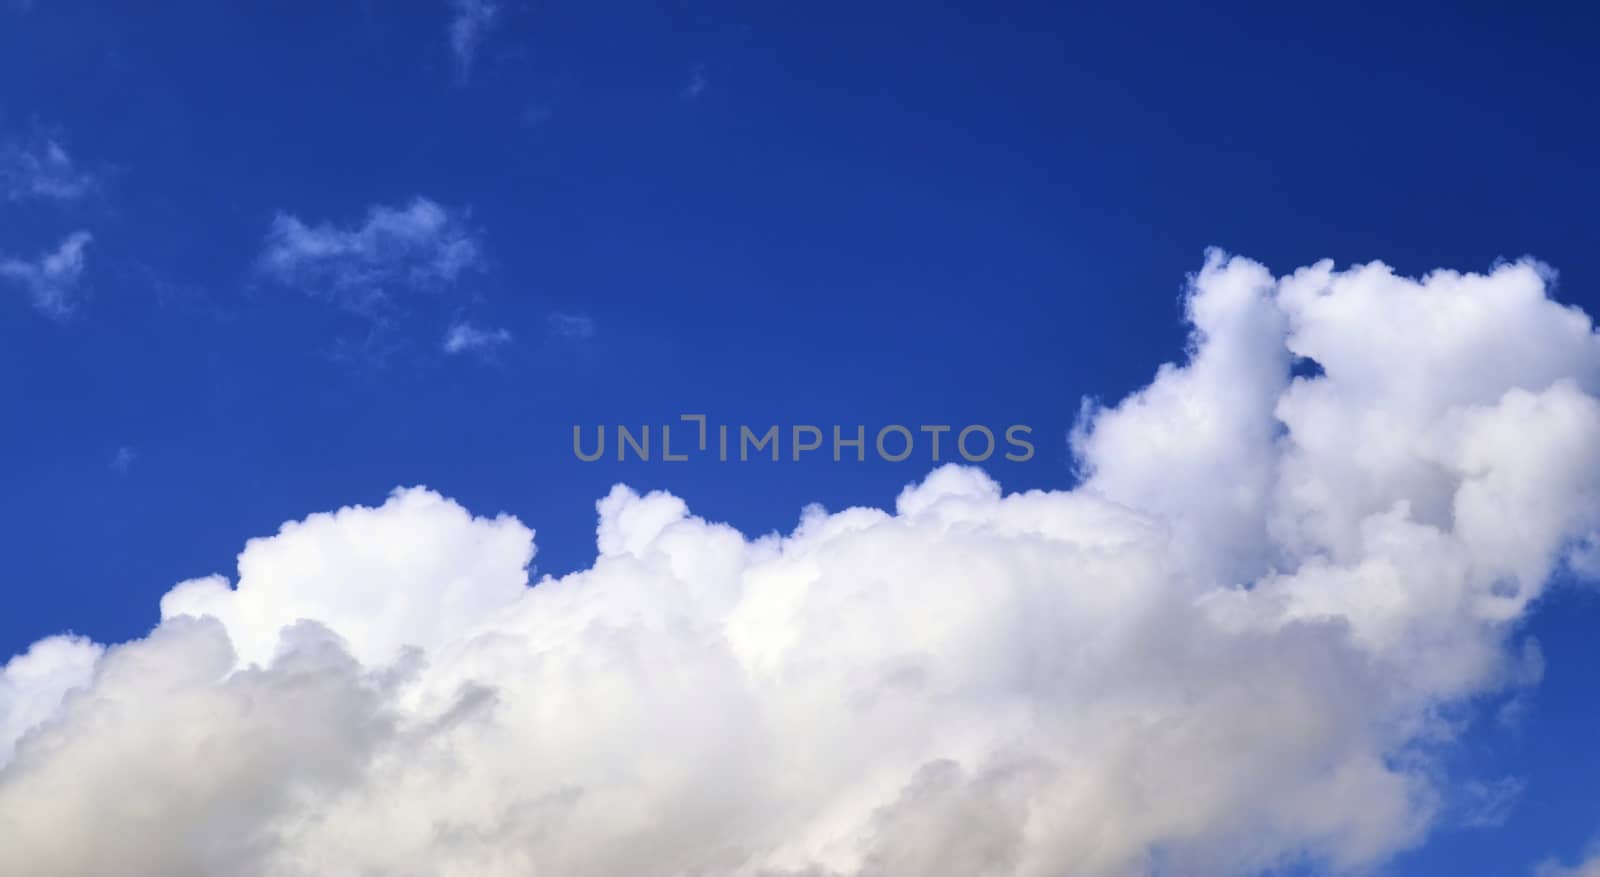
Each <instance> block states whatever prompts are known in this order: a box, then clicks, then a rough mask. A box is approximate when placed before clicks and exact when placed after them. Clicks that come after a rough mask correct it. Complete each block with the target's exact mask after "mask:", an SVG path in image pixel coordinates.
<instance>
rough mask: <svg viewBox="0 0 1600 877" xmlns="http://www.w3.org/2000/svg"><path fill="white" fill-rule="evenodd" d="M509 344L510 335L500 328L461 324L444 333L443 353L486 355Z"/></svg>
mask: <svg viewBox="0 0 1600 877" xmlns="http://www.w3.org/2000/svg"><path fill="white" fill-rule="evenodd" d="M510 342H511V333H510V332H509V331H507V330H505V329H501V328H484V327H480V326H474V325H472V324H471V323H467V322H461V323H456V324H454V325H452V326H451V327H450V328H449V329H448V330H446V332H445V333H444V343H443V345H442V347H443V348H444V352H445V353H487V352H489V351H491V350H494V349H496V348H499V347H502V346H504V345H506V344H509V343H510Z"/></svg>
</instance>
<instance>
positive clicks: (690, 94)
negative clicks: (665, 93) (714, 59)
mask: <svg viewBox="0 0 1600 877" xmlns="http://www.w3.org/2000/svg"><path fill="white" fill-rule="evenodd" d="M710 85H711V80H710V79H709V78H707V77H706V65H704V64H696V65H694V68H693V69H691V70H690V71H689V84H688V85H685V86H684V87H683V98H684V100H695V99H697V98H698V97H700V95H702V94H705V92H706V88H707V87H708V86H710Z"/></svg>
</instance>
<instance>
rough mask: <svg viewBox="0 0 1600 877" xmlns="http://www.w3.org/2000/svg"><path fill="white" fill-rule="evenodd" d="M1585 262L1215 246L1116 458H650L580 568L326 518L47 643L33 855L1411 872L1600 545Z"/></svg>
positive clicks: (19, 830) (884, 873)
mask: <svg viewBox="0 0 1600 877" xmlns="http://www.w3.org/2000/svg"><path fill="white" fill-rule="evenodd" d="M1546 280H1547V278H1546V276H1545V273H1544V272H1543V271H1542V270H1541V269H1540V268H1539V267H1538V266H1536V265H1533V264H1527V263H1523V264H1514V265H1504V266H1500V267H1498V268H1496V269H1495V270H1494V271H1492V272H1491V273H1489V274H1487V275H1461V274H1455V273H1450V272H1438V273H1435V274H1432V275H1429V276H1428V277H1426V278H1423V279H1422V280H1420V281H1418V280H1410V279H1405V278H1401V277H1396V276H1394V274H1393V273H1392V272H1390V271H1389V270H1388V269H1387V268H1385V267H1384V266H1382V265H1377V264H1374V265H1368V266H1364V267H1358V268H1354V269H1351V270H1348V271H1342V272H1340V271H1335V270H1333V269H1332V267H1331V266H1330V265H1328V264H1319V265H1316V266H1312V267H1310V268H1306V269H1303V270H1300V271H1297V272H1295V273H1294V274H1292V275H1289V276H1287V277H1284V278H1281V279H1275V278H1273V277H1272V276H1271V275H1270V274H1269V273H1268V272H1267V271H1266V270H1265V269H1264V268H1262V267H1261V266H1259V265H1257V264H1254V263H1252V262H1249V261H1247V260H1243V259H1228V258H1225V257H1223V256H1222V255H1220V254H1213V255H1212V256H1211V257H1210V258H1209V259H1208V260H1207V262H1206V264H1205V267H1204V268H1203V270H1201V271H1200V272H1199V273H1198V274H1197V275H1196V276H1195V278H1194V280H1193V284H1192V293H1191V295H1190V296H1189V297H1188V299H1187V302H1188V315H1189V318H1190V320H1191V322H1192V324H1193V326H1194V337H1193V343H1192V348H1191V351H1190V353H1189V356H1188V358H1187V360H1186V361H1185V362H1184V363H1182V364H1179V365H1169V366H1165V367H1163V368H1162V369H1161V370H1160V371H1159V372H1158V373H1157V375H1156V377H1155V379H1154V381H1153V382H1152V383H1151V384H1150V385H1149V386H1148V387H1146V388H1144V389H1143V390H1141V391H1140V392H1138V393H1136V394H1134V395H1133V396H1131V397H1129V398H1127V399H1125V400H1123V401H1121V402H1120V403H1118V404H1116V405H1115V406H1112V407H1109V408H1104V409H1091V410H1089V411H1088V412H1086V414H1085V417H1084V419H1083V422H1082V423H1081V424H1080V426H1079V428H1078V429H1077V430H1076V431H1075V434H1074V445H1075V448H1076V450H1077V453H1078V455H1079V461H1080V464H1081V467H1082V471H1083V474H1084V478H1083V483H1082V484H1081V486H1080V487H1079V488H1077V489H1075V490H1073V491H1070V492H1029V493H1022V494H1011V495H1005V494H1003V492H1002V490H1001V488H1000V487H999V485H997V484H996V483H995V482H993V481H992V480H990V478H989V477H987V476H986V475H984V474H983V473H982V472H980V471H977V470H974V469H963V468H957V467H946V468H943V469H939V470H937V471H935V472H933V473H932V474H930V475H929V476H927V477H926V478H925V479H924V480H923V481H921V482H920V483H918V484H915V485H912V486H910V487H908V488H906V489H905V491H904V492H903V493H902V494H901V495H900V497H899V498H898V500H897V501H896V503H895V508H894V509H893V511H883V510H876V509H860V508H858V509H849V510H846V511H842V512H838V513H833V514H829V513H827V512H824V511H822V510H821V509H818V508H812V509H808V510H807V511H806V512H805V513H804V515H803V516H802V519H801V521H800V523H799V526H798V527H797V528H796V529H795V530H794V532H792V533H790V534H789V535H787V536H781V537H780V536H768V537H763V538H758V539H749V538H746V537H745V536H743V535H742V534H740V533H739V532H738V531H736V530H734V529H732V528H730V527H727V526H724V525H720V524H715V523H711V522H707V521H705V520H701V519H699V518H696V517H694V516H692V515H691V514H690V512H689V510H688V508H687V507H686V505H685V504H684V503H683V502H682V501H681V500H679V499H677V498H675V497H672V496H670V495H666V494H662V493H651V494H647V495H640V494H638V493H636V492H634V491H632V490H629V489H627V488H625V487H620V486H619V487H617V488H615V489H614V490H613V491H612V492H611V494H610V495H609V496H607V497H606V498H604V499H603V500H601V501H600V503H599V517H600V523H599V529H598V548H599V556H598V558H597V560H596V562H595V563H594V565H593V566H592V567H591V568H589V569H586V570H583V571H581V572H578V573H574V574H572V575H569V576H566V577H564V578H561V579H546V580H544V581H541V582H539V583H537V585H536V586H533V587H529V583H528V581H527V569H528V565H529V563H530V561H531V559H532V556H533V534H532V532H531V531H529V530H528V529H527V528H526V527H524V526H523V525H522V524H521V523H519V522H518V521H516V520H515V519H513V518H510V517H505V516H502V517H499V518H494V519H486V518H480V517H474V516H472V515H471V514H470V513H468V512H467V511H466V510H464V509H462V508H461V507H460V506H458V505H456V504H455V503H453V502H451V501H449V500H447V499H445V498H443V497H441V496H439V495H438V494H435V493H433V492H430V491H428V490H426V489H422V488H416V489H409V490H399V491H396V492H395V493H394V494H393V495H392V496H391V497H390V498H389V500H388V501H387V502H385V503H384V504H383V505H381V506H379V507H376V508H365V507H352V508H346V509H342V510H340V511H338V512H335V513H333V514H320V515H313V516H311V517H309V518H307V519H306V520H304V521H301V522H298V523H291V524H286V525H285V526H284V527H283V529H282V530H281V531H280V532H279V533H278V534H277V535H276V536H273V537H270V538H266V539H258V540H255V541H252V542H251V543H249V544H248V545H247V546H246V548H245V550H244V552H243V553H242V554H241V555H240V557H239V571H238V579H237V581H236V582H235V583H234V584H232V585H231V586H230V584H229V583H228V582H227V581H225V580H223V579H221V578H215V577H214V578H208V579H199V580H195V581H189V582H184V583H182V584H180V585H178V586H177V587H175V588H174V589H173V590H172V591H171V592H170V593H168V594H167V596H166V597H165V599H164V600H163V601H162V605H161V618H162V621H161V623H160V625H159V626H158V627H156V629H155V630H154V631H153V632H152V633H151V634H150V635H149V636H148V637H146V638H144V639H141V640H137V641H134V642H129V643H124V644H121V645H115V646H111V647H109V648H104V649H102V647H100V646H97V645H95V644H92V643H88V642H85V641H83V640H79V639H70V638H57V639H50V640H45V641H43V642H41V643H39V644H37V645H35V646H34V647H33V648H32V649H31V650H30V651H29V652H27V653H26V654H24V655H22V656H19V657H17V658H15V659H13V660H12V661H11V663H10V664H8V665H6V666H5V669H4V672H3V674H0V758H4V757H6V755H5V754H6V753H7V752H11V753H12V754H11V755H10V756H9V762H8V763H6V764H5V766H4V768H3V769H0V836H4V837H5V838H7V839H8V842H7V843H5V844H4V845H0V873H28V874H40V875H103V874H108V873H128V874H162V875H181V874H249V875H317V874H392V875H399V874H429V875H475V877H476V875H528V874H544V875H573V874H582V875H595V877H610V875H616V877H623V875H630V877H631V875H639V874H652V875H741V877H743V875H748V877H757V875H760V877H846V875H849V877H868V875H875V877H879V875H881V877H983V875H1025V877H1053V875H1062V874H1071V875H1077V877H1109V875H1136V874H1147V873H1153V872H1160V873H1169V874H1170V873H1177V874H1185V875H1202V877H1203V875H1234V874H1246V873H1252V872H1256V871H1260V870H1263V869H1266V868H1270V867H1275V866H1278V865H1282V864H1284V863H1285V862H1289V861H1292V860H1295V859H1299V858H1309V859H1311V860H1313V861H1314V862H1317V863H1320V864H1321V865H1322V866H1325V867H1327V868H1330V869H1333V870H1345V869H1356V868H1361V867H1363V866H1367V865H1371V864H1373V863H1377V862H1381V861H1383V860H1384V859H1385V858H1387V857H1389V856H1391V855H1393V854H1394V853H1396V852H1397V851H1399V850H1402V849H1404V848H1406V847H1408V846H1410V845H1413V844H1415V843H1417V842H1418V841H1419V840H1420V839H1421V838H1422V837H1423V836H1424V835H1425V833H1426V832H1427V830H1428V829H1429V827H1430V826H1431V825H1432V824H1434V823H1435V822H1436V821H1437V819H1438V818H1439V814H1440V812H1442V810H1443V809H1444V808H1445V805H1446V804H1447V802H1448V801H1449V799H1450V796H1451V795H1452V793H1453V787H1452V782H1451V779H1450V778H1449V777H1448V776H1447V775H1446V774H1445V773H1444V772H1443V771H1442V770H1441V769H1440V765H1439V763H1438V761H1437V759H1436V756H1437V755H1438V753H1439V752H1440V751H1441V747H1446V746H1448V745H1449V741H1450V739H1451V737H1452V736H1453V735H1454V734H1456V733H1459V723H1458V722H1454V721H1452V722H1446V721H1444V720H1442V719H1441V718H1440V716H1441V714H1442V709H1443V708H1445V707H1449V706H1452V705H1463V704H1465V703H1466V701H1467V699H1468V698H1481V697H1484V696H1486V695H1491V694H1494V693H1496V692H1507V691H1509V690H1511V689H1514V688H1515V687H1516V686H1520V685H1525V684H1528V683H1530V682H1531V681H1532V680H1533V678H1534V676H1535V675H1536V673H1537V668H1538V661H1537V653H1536V652H1535V651H1533V650H1532V649H1530V648H1529V647H1528V645H1527V644H1525V643H1523V642H1521V641H1519V639H1518V634H1517V630H1518V622H1519V620H1520V619H1522V618H1523V617H1524V616H1525V614H1526V613H1527V611H1528V608H1529V606H1530V604H1531V603H1532V601H1534V600H1535V599H1536V598H1537V597H1538V596H1539V594H1540V593H1541V590H1542V589H1543V588H1545V587H1546V585H1547V582H1548V581H1549V580H1550V578H1551V576H1552V574H1553V573H1554V572H1556V571H1557V570H1558V569H1559V568H1561V566H1562V565H1563V564H1567V565H1570V566H1572V567H1574V568H1591V567H1590V566H1589V565H1587V564H1590V563H1592V554H1593V547H1592V546H1593V545H1594V544H1596V533H1597V529H1600V520H1597V518H1600V501H1597V500H1600V400H1597V398H1596V395H1597V391H1600V342H1597V339H1596V336H1595V334H1594V332H1593V329H1592V326H1591V324H1590V322H1589V320H1588V319H1587V318H1586V317H1585V316H1584V315H1583V314H1582V313H1579V312H1577V311H1575V310H1572V309H1569V308H1564V307H1562V306H1560V305H1558V304H1556V303H1554V302H1553V301H1551V300H1550V299H1549V298H1548V297H1547V295H1546V290H1545V285H1546ZM1297 359H1300V360H1309V361H1314V362H1315V363H1316V365H1317V366H1319V367H1320V370H1319V369H1318V368H1313V367H1311V366H1310V365H1309V364H1307V365H1306V366H1305V367H1303V368H1296V361H1297ZM1296 374H1301V375H1306V376H1301V377H1295V375H1296ZM1586 559H1587V560H1586ZM1581 561H1582V562H1581Z"/></svg>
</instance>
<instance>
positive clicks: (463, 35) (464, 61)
mask: <svg viewBox="0 0 1600 877" xmlns="http://www.w3.org/2000/svg"><path fill="white" fill-rule="evenodd" d="M450 9H451V13H452V17H451V19H450V52H451V54H452V55H453V56H454V57H455V63H456V77H457V79H459V80H461V81H465V80H466V79H467V77H468V76H470V75H471V74H472V62H473V59H474V58H476V57H477V54H478V46H479V45H481V44H482V43H483V39H484V37H485V36H487V35H488V33H489V31H491V30H493V29H494V28H495V26H496V25H497V24H498V23H499V20H500V5H499V4H498V3H496V2H494V0H450Z"/></svg>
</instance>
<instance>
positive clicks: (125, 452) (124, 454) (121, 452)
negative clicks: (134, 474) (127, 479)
mask: <svg viewBox="0 0 1600 877" xmlns="http://www.w3.org/2000/svg"><path fill="white" fill-rule="evenodd" d="M137 457H138V455H137V454H135V453H134V451H133V448H130V447H128V446H126V445H123V446H122V447H119V448H117V452H116V453H115V454H113V455H112V457H111V471H113V472H115V473H117V474H118V475H126V474H127V473H128V470H129V469H131V468H133V461H134V460H135V459H136V458H137Z"/></svg>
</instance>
